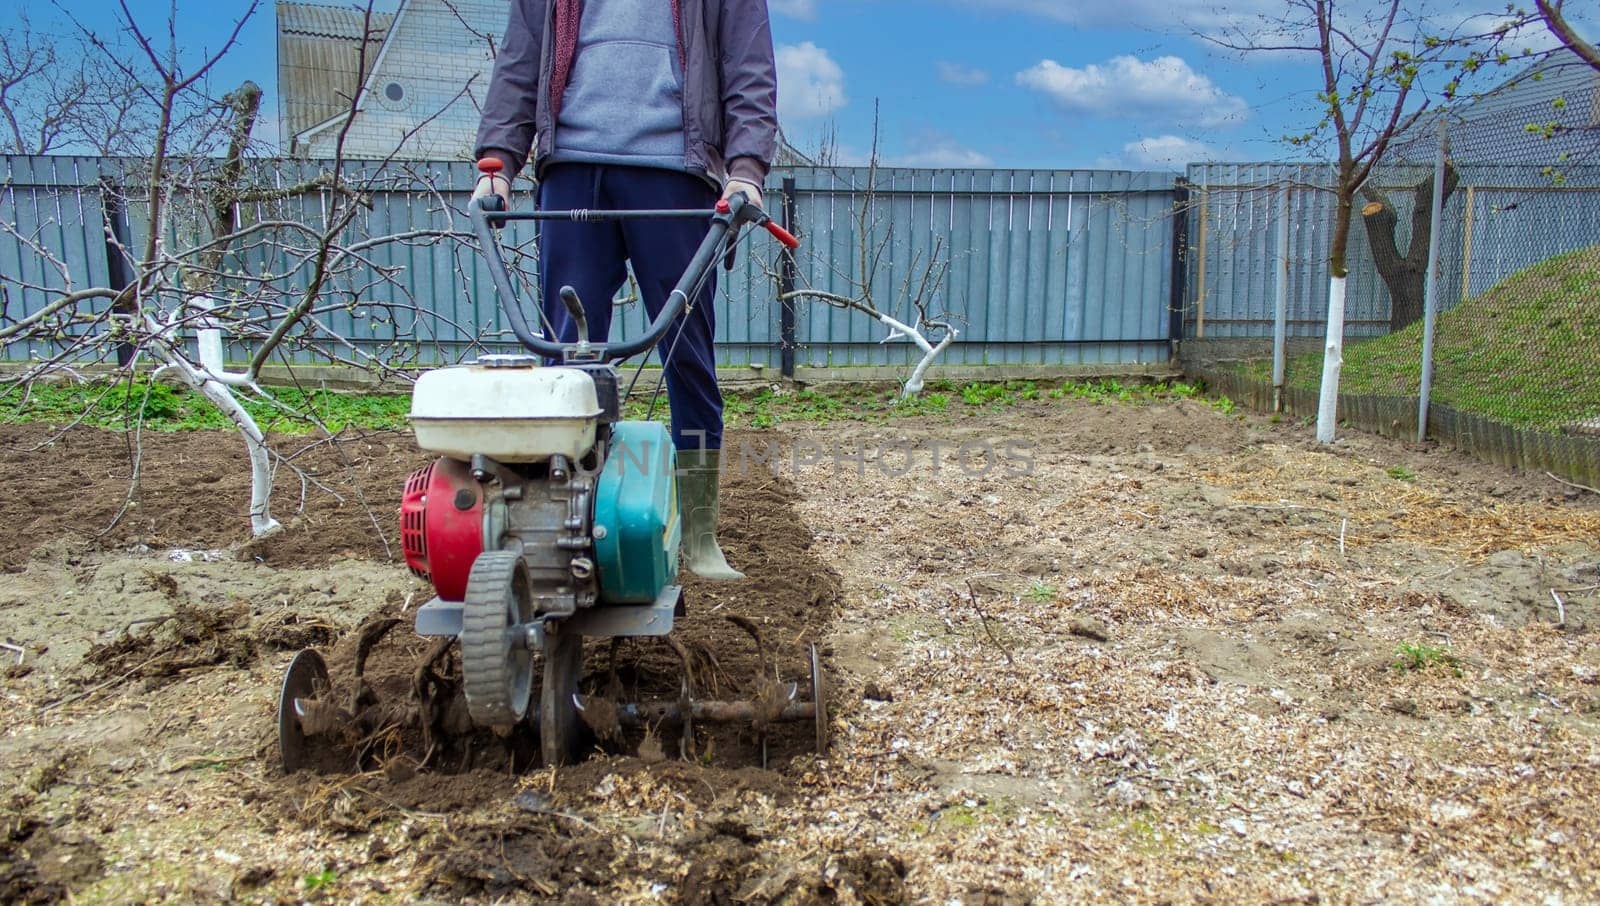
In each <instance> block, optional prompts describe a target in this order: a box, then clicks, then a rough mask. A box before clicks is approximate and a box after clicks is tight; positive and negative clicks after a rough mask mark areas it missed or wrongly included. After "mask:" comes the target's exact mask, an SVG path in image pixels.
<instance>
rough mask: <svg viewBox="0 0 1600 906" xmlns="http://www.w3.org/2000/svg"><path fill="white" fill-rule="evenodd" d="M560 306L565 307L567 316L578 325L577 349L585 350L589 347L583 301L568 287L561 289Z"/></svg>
mask: <svg viewBox="0 0 1600 906" xmlns="http://www.w3.org/2000/svg"><path fill="white" fill-rule="evenodd" d="M561 304H562V305H565V306H566V307H567V314H569V315H571V316H572V322H573V323H574V324H577V325H578V348H579V349H580V350H581V349H586V348H588V346H589V317H588V315H586V314H584V311H583V300H581V299H579V298H578V291H577V290H575V289H573V288H572V287H570V286H563V287H561Z"/></svg>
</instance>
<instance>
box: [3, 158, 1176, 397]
mask: <svg viewBox="0 0 1600 906" xmlns="http://www.w3.org/2000/svg"><path fill="white" fill-rule="evenodd" d="M255 166H256V167H257V170H256V172H255V173H254V177H253V184H254V185H257V186H260V187H262V188H263V189H273V188H276V189H279V190H282V189H286V188H289V187H294V186H301V185H304V184H306V183H309V182H311V181H314V180H317V179H319V178H324V177H325V174H326V172H327V168H328V162H325V161H262V162H257V163H256V164H255ZM3 167H4V170H3V174H4V182H3V185H0V190H3V194H0V218H3V219H4V221H5V222H6V223H7V224H13V225H14V229H15V231H16V232H15V235H8V236H0V274H3V275H5V277H6V280H7V285H6V286H5V287H4V290H5V294H6V296H5V305H6V310H5V312H4V316H5V318H7V319H11V320H15V319H17V318H21V317H26V316H27V315H28V314H30V313H33V312H36V311H38V310H39V309H40V307H41V306H43V305H45V304H47V302H48V300H49V299H50V298H53V296H52V295H51V294H52V292H53V291H57V290H60V289H63V288H65V287H66V286H67V285H68V283H67V279H66V278H63V277H62V276H61V275H60V274H59V273H57V272H56V271H54V270H52V269H51V268H50V267H48V266H47V261H46V258H47V256H46V255H41V254H38V252H37V251H36V250H34V249H32V248H31V247H30V245H29V244H30V243H37V244H38V246H39V248H41V249H44V250H45V251H46V252H47V255H48V257H51V258H56V259H59V260H60V261H62V262H64V263H65V266H66V268H67V275H68V278H70V282H71V285H72V286H74V287H78V288H82V287H85V286H104V285H108V281H109V279H110V277H109V270H108V265H107V256H106V248H105V235H106V223H105V215H106V212H107V210H108V198H110V197H112V196H113V195H114V196H116V197H117V198H121V199H122V201H121V205H122V207H123V212H122V214H123V216H122V217H121V221H122V223H123V224H124V232H125V235H126V239H127V245H128V248H129V249H130V250H132V254H133V256H134V257H138V256H139V255H141V254H142V252H143V248H144V245H145V242H146V241H147V239H148V226H147V220H148V217H147V214H146V210H145V204H144V201H143V195H142V193H143V192H144V191H145V190H143V189H141V188H140V186H142V185H144V184H147V182H148V179H147V176H146V175H145V174H144V173H143V172H141V168H140V167H141V165H140V164H139V162H137V161H118V160H101V159H94V158H68V157H43V158H28V157H7V158H5V159H4V161H3ZM346 175H347V182H348V184H350V185H359V186H360V187H361V188H362V192H363V195H364V198H365V205H366V206H365V207H363V208H362V209H361V210H359V211H358V212H357V213H356V216H355V217H354V218H353V219H352V220H351V222H350V224H349V225H348V227H347V228H346V230H345V235H344V237H343V240H342V241H343V242H344V243H345V244H347V245H349V244H356V245H360V244H362V243H366V242H368V240H370V239H372V238H374V237H384V236H393V235H396V234H399V235H403V236H405V237H406V238H404V239H403V240H402V241H391V242H385V243H376V244H367V245H364V246H362V247H361V248H360V249H359V252H358V253H357V254H358V258H357V259H356V260H357V266H355V267H353V268H351V269H350V270H349V272H348V274H346V275H345V276H344V277H342V278H340V279H339V280H336V281H334V282H333V283H332V284H331V285H329V286H326V287H324V295H323V297H322V299H321V301H320V302H319V306H318V308H317V310H316V317H317V319H318V321H319V322H320V323H321V324H323V325H325V326H326V327H327V328H328V329H329V330H331V331H332V332H334V333H337V334H339V335H341V336H343V337H345V338H347V339H348V340H349V341H350V342H351V343H352V344H353V345H354V346H355V347H356V348H355V350H354V351H352V350H351V349H349V348H346V347H343V346H340V347H339V348H336V349H329V348H326V347H320V346H319V347H307V346H304V345H300V346H296V347H295V348H293V349H292V350H286V352H285V354H286V355H288V356H290V357H292V359H294V360H296V361H302V362H305V361H327V360H328V359H329V358H330V357H331V358H336V359H337V358H345V359H360V358H362V357H363V356H368V355H384V356H386V358H387V360H388V361H390V362H391V363H393V364H402V365H403V364H432V363H439V362H452V361H459V360H461V359H462V358H466V357H470V356H473V355H475V354H477V353H479V352H482V351H486V350H489V351H505V350H509V349H511V348H513V344H511V342H510V339H511V338H510V334H509V331H508V330H507V329H506V327H505V324H504V321H503V317H502V315H501V313H500V310H499V308H498V304H497V300H496V299H495V293H494V289H493V286H492V283H491V282H490V280H489V275H488V271H487V268H486V267H485V266H484V264H483V263H482V261H481V260H480V259H479V257H478V256H477V255H476V254H475V253H474V251H473V249H472V247H471V245H470V244H468V243H463V242H462V241H460V240H461V237H463V236H464V235H465V234H467V233H469V232H470V225H469V224H468V222H467V219H466V217H465V215H464V209H465V205H466V201H467V198H468V195H469V193H470V190H471V186H472V184H473V182H474V180H475V177H476V173H475V170H474V168H473V167H472V165H471V164H469V163H457V162H448V163H446V162H439V163H427V162H418V163H408V164H404V165H399V164H396V165H391V166H390V167H388V168H383V167H381V166H380V165H378V164H373V163H364V162H347V163H346ZM785 176H792V177H793V179H794V181H795V197H794V199H793V202H794V209H795V214H796V221H797V225H796V226H797V232H799V233H800V234H801V235H802V237H803V239H804V240H805V243H806V244H805V246H804V247H803V248H802V250H801V251H800V253H799V254H798V256H797V266H798V272H799V283H800V285H801V286H802V287H809V288H813V289H816V290H820V291H823V292H829V293H835V294H838V295H841V296H846V297H856V296H859V295H860V294H861V287H860V286H858V285H857V280H858V276H857V275H859V274H860V273H861V272H862V270H863V268H871V267H874V266H875V268H876V269H875V270H874V271H873V276H872V279H871V281H870V294H871V298H872V299H873V300H874V301H875V303H876V304H877V305H879V306H880V307H882V309H883V310H884V311H885V312H886V313H887V314H890V315H892V316H893V317H896V318H900V319H903V320H906V321H908V322H913V321H915V320H916V317H917V315H916V312H915V311H914V310H913V309H912V307H911V306H910V305H908V304H907V303H906V296H907V293H908V292H911V293H915V292H916V291H918V290H919V289H921V290H922V291H923V292H924V294H925V297H926V298H927V299H928V300H929V303H930V305H929V307H930V312H933V313H938V314H942V315H948V316H949V317H950V318H951V319H952V322H953V323H954V324H955V325H956V326H957V328H958V329H959V330H960V332H961V339H960V341H959V342H958V343H956V344H955V345H954V346H953V347H951V348H950V349H949V350H948V351H947V353H946V354H945V357H944V359H943V360H942V361H943V362H945V363H948V364H985V363H995V364H1000V363H1018V364H1021V363H1028V364H1057V365H1065V364H1079V363H1085V364H1087V363H1105V364H1110V365H1115V364H1129V363H1150V362H1162V361H1166V360H1167V359H1168V357H1169V356H1170V342H1169V340H1170V338H1169V337H1168V336H1167V324H1168V313H1167V308H1168V305H1169V301H1170V294H1171V273H1172V271H1171V267H1172V254H1173V248H1172V220H1171V217H1170V214H1171V208H1172V199H1173V197H1174V196H1173V183H1174V179H1175V177H1174V175H1173V174H1169V173H1133V172H1126V171H1085V170H907V169H890V168H882V169H878V170H876V171H872V170H868V169H865V168H805V169H797V170H790V171H779V172H775V173H774V174H773V175H772V177H771V179H770V180H769V185H768V187H767V197H768V200H769V206H770V207H771V209H772V210H773V211H774V212H775V213H776V212H777V211H779V210H780V209H781V205H782V202H783V196H782V188H781V186H782V180H783V178H784V177H785ZM102 180H105V181H106V183H107V184H108V185H111V186H114V187H115V189H114V190H112V191H110V192H108V191H105V190H103V188H102ZM869 180H870V181H871V185H869ZM332 201H333V196H332V195H331V194H330V192H329V190H327V189H326V188H325V187H316V186H313V187H311V188H310V190H309V191H302V192H299V193H297V194H293V195H292V196H291V197H283V198H271V199H267V200H255V201H251V202H248V203H243V204H241V206H240V220H241V224H242V225H243V226H244V227H249V228H252V229H253V230H254V232H252V233H251V234H250V236H249V238H247V239H245V240H242V241H241V242H239V243H236V247H235V248H233V249H232V250H231V252H230V255H229V257H228V259H227V260H226V262H225V266H226V267H228V268H230V269H237V270H239V271H240V272H242V273H243V274H246V275H248V276H247V277H246V278H244V279H248V280H256V281H264V285H265V286H266V287H268V288H270V292H271V293H272V294H274V298H275V300H276V302H277V303H278V304H282V305H290V304H293V301H294V300H295V299H297V298H299V297H300V296H301V295H302V294H303V293H304V291H305V288H306V286H307V283H308V281H309V279H310V268H309V267H308V266H306V264H305V262H304V260H303V259H304V255H303V254H297V253H292V252H289V251H287V250H286V247H287V246H292V247H295V248H298V249H301V250H303V249H304V248H306V247H307V244H308V243H310V242H312V241H313V240H314V239H315V237H314V235H312V234H309V233H306V232H304V231H299V232H297V231H295V230H293V229H288V228H283V227H272V226H271V224H272V223H273V222H277V221H283V222H299V223H304V224H309V225H311V226H313V227H317V226H318V225H319V224H322V223H323V222H324V220H325V217H326V215H327V212H328V211H329V209H330V206H331V203H332ZM173 208H174V210H172V211H169V212H168V217H167V218H166V222H165V223H164V224H163V231H164V234H165V235H166V236H167V238H166V242H167V244H168V246H169V247H180V246H182V245H183V244H184V243H186V242H193V241H194V240H195V238H196V237H198V236H200V235H202V232H201V230H200V221H199V219H198V216H197V214H196V212H194V211H193V210H187V209H184V206H183V205H181V204H174V205H173ZM863 208H865V210H863ZM863 227H864V228H865V235H864V236H863V235H860V233H861V231H862V229H863ZM441 234H447V235H441ZM535 242H536V227H535V226H534V225H532V224H528V223H523V224H516V225H513V226H510V227H508V228H507V229H506V230H504V231H503V232H502V243H503V247H504V248H505V251H506V254H507V255H508V257H511V258H513V259H514V260H516V261H517V262H519V263H520V264H521V265H522V266H523V269H525V270H526V271H527V272H529V273H532V272H533V271H534V270H535V265H536V260H535V259H536V255H535V254H534V247H535ZM775 249H776V246H775V245H774V244H773V243H772V242H771V241H770V240H769V239H768V238H767V237H766V236H765V235H764V234H762V233H759V232H755V233H753V234H752V235H751V236H750V239H749V241H748V242H747V243H746V244H745V245H744V246H743V247H742V248H741V249H740V251H739V254H738V256H737V258H736V263H735V267H734V269H733V270H732V271H731V272H728V271H722V270H720V269H719V271H718V273H717V280H718V291H717V295H716V303H715V305H716V318H717V324H718V341H719V345H718V349H719V353H718V354H719V364H722V365H724V366H752V365H754V366H761V367H767V368H772V369H774V370H775V369H776V368H777V367H778V365H779V360H780V349H779V343H780V334H781V328H780V318H781V315H780V311H781V307H780V306H779V304H778V303H777V298H776V297H777V289H776V273H777V269H778V267H777V256H776V254H775ZM935 261H937V262H939V264H940V267H938V268H937V269H936V270H934V271H933V272H932V273H929V265H930V262H935ZM935 278H936V279H935ZM519 292H521V294H522V296H523V299H522V302H521V304H522V305H523V306H524V309H525V311H526V312H527V313H528V314H529V316H530V319H532V320H534V321H535V322H536V323H537V321H538V314H537V312H536V311H535V310H534V309H533V304H532V301H531V300H532V299H533V298H534V297H535V293H534V292H533V291H532V288H531V287H521V288H520V290H519ZM623 295H624V296H628V295H629V290H628V289H627V288H626V287H625V288H624V290H623ZM643 308H644V307H643V305H642V304H640V303H639V302H638V301H637V300H636V299H631V300H628V301H626V303H625V304H622V305H620V306H619V307H618V308H617V310H616V314H615V316H614V318H613V320H612V331H611V337H612V339H623V338H627V337H632V336H636V335H638V333H639V332H640V331H642V329H643V327H644V325H645V323H646V320H647V319H646V317H645V312H644V310H643ZM888 333H889V332H888V330H887V329H886V328H885V327H884V326H883V325H881V324H879V323H876V322H875V321H873V320H872V319H870V318H868V317H866V316H865V315H863V314H861V313H859V312H852V311H847V310H843V309H841V308H839V307H836V306H831V305H828V304H825V303H824V302H822V301H818V300H816V299H814V298H811V299H803V300H801V301H799V302H798V303H797V304H796V335H797V344H798V346H799V349H798V350H797V360H798V361H799V363H800V364H802V365H814V366H828V365H907V364H910V363H912V362H914V361H916V360H917V359H918V358H919V357H920V353H919V352H918V351H917V350H916V349H915V347H914V346H913V345H912V344H910V343H909V342H907V341H906V340H904V339H903V338H898V339H895V340H892V341H889V342H883V341H884V339H885V337H886V336H888ZM48 352H49V350H48V349H37V350H25V349H21V348H16V347H12V348H8V349H7V350H6V353H5V354H6V357H7V358H20V357H23V356H27V355H43V354H46V353H48ZM232 354H233V355H235V356H238V357H241V358H242V357H245V356H247V355H248V350H247V349H244V348H240V347H235V348H234V350H233V353H232Z"/></svg>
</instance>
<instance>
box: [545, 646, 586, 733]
mask: <svg viewBox="0 0 1600 906" xmlns="http://www.w3.org/2000/svg"><path fill="white" fill-rule="evenodd" d="M582 678H583V636H581V635H579V634H578V633H577V632H576V631H574V628H573V627H571V626H560V627H559V628H557V629H556V630H555V631H554V632H551V633H548V634H546V635H545V637H544V683H543V684H542V686H541V688H540V690H539V749H540V752H541V754H542V755H543V756H544V763H545V764H546V765H557V764H572V763H573V762H575V761H577V760H578V758H579V756H580V755H581V752H582V750H581V745H582V741H583V740H582V735H581V734H582V732H583V724H582V723H581V721H580V718H579V717H578V709H577V708H576V707H574V705H575V704H576V702H577V700H578V698H577V692H578V680H580V679H582Z"/></svg>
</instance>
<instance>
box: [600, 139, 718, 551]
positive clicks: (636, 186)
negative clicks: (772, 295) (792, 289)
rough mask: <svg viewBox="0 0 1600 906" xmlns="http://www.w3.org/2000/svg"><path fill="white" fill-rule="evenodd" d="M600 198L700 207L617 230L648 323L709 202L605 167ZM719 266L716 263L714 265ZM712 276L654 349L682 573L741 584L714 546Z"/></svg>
mask: <svg viewBox="0 0 1600 906" xmlns="http://www.w3.org/2000/svg"><path fill="white" fill-rule="evenodd" d="M605 185H606V194H607V196H608V200H610V201H611V202H612V203H613V204H615V205H616V206H617V207H619V208H622V207H631V208H648V207H657V208H702V209H705V210H706V211H707V219H706V220H662V221H636V222H632V223H629V224H627V225H625V226H624V228H623V240H624V242H625V243H626V245H627V248H628V259H629V260H630V261H632V262H633V273H634V276H635V277H637V278H638V280H639V292H640V295H641V296H642V297H643V300H644V304H645V311H646V312H648V313H649V315H650V316H651V317H652V318H653V317H655V315H656V314H657V313H658V312H660V311H661V307H662V306H663V305H664V304H666V300H667V296H668V294H669V293H671V292H672V289H673V287H674V286H676V285H677V283H678V279H679V278H680V277H681V276H683V272H684V270H685V269H687V268H688V266H689V263H690V261H691V260H692V259H693V258H694V253H695V251H696V250H697V249H699V247H700V243H701V242H702V241H703V240H704V239H705V235H706V230H707V228H708V227H709V226H710V223H709V219H710V217H709V212H710V210H711V207H712V205H714V204H716V200H717V196H716V193H715V192H714V191H713V190H712V188H711V187H710V186H709V185H707V184H706V183H704V182H702V181H701V180H699V179H697V178H695V177H693V176H690V175H688V174H685V173H673V172H671V171H668V170H649V169H644V168H638V169H632V168H622V167H618V168H612V169H610V170H608V171H607V173H606V180H605ZM719 263H720V262H719ZM715 274H716V271H715V269H713V270H712V272H711V273H710V274H708V275H707V280H706V284H705V286H704V288H703V289H701V291H700V292H699V293H697V294H695V296H694V298H693V299H692V300H691V306H690V308H689V310H688V311H687V312H685V313H684V315H682V316H681V317H679V318H678V320H677V321H676V322H675V323H674V325H673V328H672V329H671V330H669V331H668V332H667V335H666V337H665V338H664V339H663V340H662V342H661V346H660V347H659V348H658V351H659V354H660V356H661V361H662V367H663V370H664V371H665V377H666V382H667V401H668V403H669V405H671V407H672V440H673V443H674V444H675V445H676V446H677V448H678V510H679V512H680V513H681V514H682V518H683V546H684V557H685V561H686V562H687V565H688V567H689V571H690V572H693V573H694V574H695V575H698V576H701V577H703V578H707V579H742V578H744V574H743V573H741V572H739V571H738V570H736V569H734V568H733V567H731V566H729V565H728V560H727V558H726V557H725V556H723V553H722V547H721V546H720V545H718V544H717V516H718V513H719V509H720V508H719V505H718V484H719V478H720V474H721V463H722V393H721V391H720V390H718V388H717V368H716V352H715V349H714V347H713V345H712V337H713V335H714V333H715V331H716V321H715V318H714V317H713V312H712V300H713V299H714V298H715V294H716V279H715Z"/></svg>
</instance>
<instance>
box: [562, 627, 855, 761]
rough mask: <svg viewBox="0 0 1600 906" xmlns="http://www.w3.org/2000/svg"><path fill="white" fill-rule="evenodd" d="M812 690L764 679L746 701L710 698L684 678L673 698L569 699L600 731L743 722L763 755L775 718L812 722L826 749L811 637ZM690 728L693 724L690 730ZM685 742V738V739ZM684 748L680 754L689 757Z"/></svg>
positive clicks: (822, 691)
mask: <svg viewBox="0 0 1600 906" xmlns="http://www.w3.org/2000/svg"><path fill="white" fill-rule="evenodd" d="M810 655H811V695H810V699H809V700H805V699H803V698H802V697H801V695H800V684H799V683H779V682H776V681H772V680H767V681H764V682H763V683H761V684H760V686H759V687H758V689H757V692H756V695H755V697H754V698H752V699H750V700H745V701H713V700H709V699H694V698H692V697H691V696H690V694H689V692H688V690H689V689H690V685H689V682H688V680H687V678H685V681H684V684H683V688H684V690H685V692H684V694H683V695H680V696H679V698H678V700H677V701H653V702H638V703H634V704H620V703H617V702H615V701H613V700H611V699H610V698H607V697H605V696H599V695H574V696H573V698H572V703H573V705H574V706H575V707H576V708H577V710H578V713H579V714H580V715H581V716H582V717H583V719H584V721H585V722H586V723H588V724H589V725H590V727H591V728H593V729H594V730H595V732H596V735H598V736H602V737H614V736H615V735H617V734H618V733H619V732H620V730H622V729H639V728H644V729H646V730H649V731H652V732H653V730H654V728H655V727H657V726H659V725H660V724H662V723H674V724H678V725H680V726H683V727H686V728H692V727H693V726H694V724H695V722H697V721H705V722H707V723H745V724H749V725H750V726H752V727H754V728H755V729H756V730H757V732H758V733H760V734H761V736H762V760H763V761H765V759H766V732H767V728H768V727H769V726H771V725H772V724H775V723H780V722H781V723H791V722H796V721H810V722H811V723H812V724H813V726H814V727H815V732H816V736H815V740H816V748H817V752H818V753H819V754H820V753H824V752H826V751H827V749H828V704H827V689H826V687H825V685H824V683H823V678H822V660H821V656H820V654H819V653H818V651H817V646H816V644H815V643H813V644H812V645H811V649H810ZM689 732H692V729H690V730H689ZM686 745H687V743H686ZM689 755H690V752H689V750H688V748H685V749H684V757H686V758H687V757H689Z"/></svg>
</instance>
